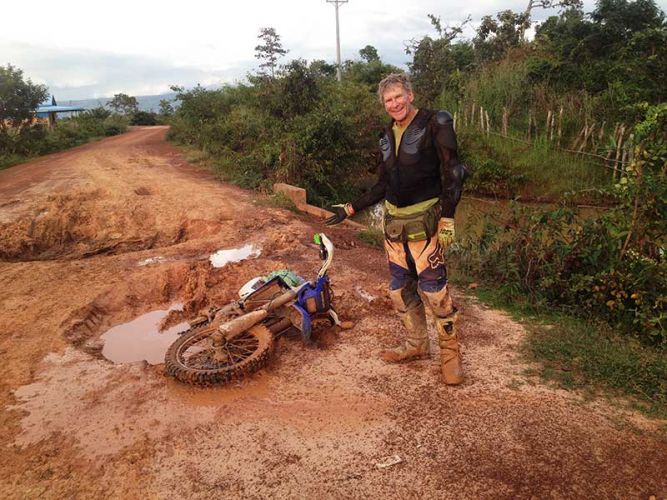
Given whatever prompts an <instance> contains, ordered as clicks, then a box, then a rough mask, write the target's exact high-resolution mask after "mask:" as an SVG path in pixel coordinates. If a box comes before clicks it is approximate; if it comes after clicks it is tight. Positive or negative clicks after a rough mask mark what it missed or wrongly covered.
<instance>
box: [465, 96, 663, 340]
mask: <svg viewBox="0 0 667 500" xmlns="http://www.w3.org/2000/svg"><path fill="white" fill-rule="evenodd" d="M645 111H646V119H645V120H644V121H643V122H642V123H641V124H640V125H639V126H638V127H637V129H636V134H637V137H638V140H639V143H640V147H638V149H637V152H636V156H635V160H634V162H633V163H632V164H631V166H630V168H629V173H628V176H626V177H624V178H623V180H622V182H619V183H618V184H617V185H616V186H615V188H614V190H613V192H612V193H610V194H609V196H614V197H615V199H616V201H617V205H616V206H615V207H614V208H613V209H610V210H608V211H606V212H604V213H602V214H600V215H597V216H593V217H589V218H582V217H581V216H579V215H578V214H577V213H576V212H575V211H574V210H573V209H568V208H558V209H555V210H535V209H532V208H529V207H520V206H515V207H514V209H513V212H512V214H511V215H510V216H509V218H507V219H506V220H502V221H498V220H494V219H493V218H488V219H487V220H486V221H485V223H484V224H483V227H482V229H481V232H480V234H479V235H477V236H474V237H472V238H470V239H469V240H468V241H466V242H464V243H463V244H462V245H461V246H459V247H458V250H457V248H454V250H453V251H454V254H455V255H456V256H457V257H458V259H459V261H460V266H461V268H462V271H463V272H464V273H466V274H469V275H473V276H476V277H477V278H478V279H485V280H487V281H490V282H493V283H495V284H497V286H498V287H499V288H501V290H503V292H504V294H505V295H506V297H507V299H509V300H514V299H517V298H524V299H527V300H529V301H530V302H532V303H535V304H548V305H551V306H557V307H563V308H566V309H568V310H570V311H572V312H574V313H576V314H579V315H582V316H587V317H593V318H598V319H602V320H604V321H606V322H607V323H608V324H610V325H612V326H613V327H614V328H616V329H617V330H618V331H619V333H624V334H630V335H633V336H636V337H637V338H639V339H640V340H641V341H642V342H644V343H646V344H651V345H658V346H662V347H667V255H666V249H667V233H666V225H665V220H667V169H666V168H665V165H667V141H665V134H664V130H666V129H667V104H664V105H660V106H656V107H653V108H649V109H647V110H645Z"/></svg>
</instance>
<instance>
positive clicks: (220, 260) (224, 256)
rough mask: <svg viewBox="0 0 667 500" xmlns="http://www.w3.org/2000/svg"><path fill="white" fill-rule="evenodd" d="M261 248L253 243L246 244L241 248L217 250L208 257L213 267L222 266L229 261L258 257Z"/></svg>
mask: <svg viewBox="0 0 667 500" xmlns="http://www.w3.org/2000/svg"><path fill="white" fill-rule="evenodd" d="M260 254H261V250H260V249H259V248H257V247H256V246H255V245H252V244H247V245H243V246H242V247H241V248H231V249H229V250H218V251H217V252H215V253H214V254H212V255H211V256H210V257H209V260H210V261H211V264H212V265H213V267H223V266H225V265H227V264H229V263H230V262H240V261H242V260H245V259H251V258H255V257H259V255H260Z"/></svg>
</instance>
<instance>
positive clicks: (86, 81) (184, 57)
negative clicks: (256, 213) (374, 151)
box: [0, 0, 667, 100]
mask: <svg viewBox="0 0 667 500" xmlns="http://www.w3.org/2000/svg"><path fill="white" fill-rule="evenodd" d="M526 3H527V0H496V1H492V0H477V1H475V2H463V1H454V0H439V1H438V0H412V1H408V0H350V1H349V2H348V3H346V4H343V5H341V7H340V23H341V24H340V32H341V50H342V58H343V59H354V58H357V57H358V51H359V49H361V48H362V47H364V46H365V45H367V44H370V45H373V46H375V47H376V48H377V49H378V51H379V53H380V56H381V57H382V59H383V60H384V61H385V62H389V63H392V64H396V65H398V66H403V65H404V64H405V63H406V62H407V60H408V57H407V56H406V55H405V52H404V46H405V42H406V41H408V40H410V39H411V38H420V37H422V36H424V35H426V34H431V35H433V34H434V31H433V29H432V27H431V25H430V23H429V20H428V18H427V14H429V13H431V14H435V15H436V16H440V17H441V19H442V21H443V24H451V25H454V24H457V23H458V22H460V21H462V20H463V19H465V18H466V17H467V16H468V15H470V16H472V20H473V21H474V22H478V21H479V19H480V18H481V17H482V16H483V15H486V14H495V13H496V12H498V11H500V10H505V9H512V10H515V11H521V10H523V9H525V6H526ZM657 3H658V5H659V6H660V7H661V8H662V9H663V10H665V7H666V5H667V0H659V1H658V2H657ZM3 4H4V5H3V6H2V8H1V9H0V16H1V18H0V19H1V21H0V26H1V27H0V65H5V64H7V63H10V64H12V65H14V66H17V67H19V68H21V69H23V71H24V73H25V76H27V77H29V78H31V79H32V80H33V81H34V82H37V83H44V84H46V85H48V87H49V89H50V90H51V92H52V93H53V94H55V96H56V98H58V99H59V100H68V99H85V98H95V97H108V96H112V95H113V94H115V93H118V92H124V93H127V94H130V95H151V94H160V93H163V92H167V91H168V90H169V86H170V85H172V84H178V85H183V86H185V87H191V86H193V85H195V84H197V83H201V84H202V85H216V84H221V83H233V82H235V81H238V80H241V79H243V78H244V76H245V75H246V74H247V72H248V71H251V70H254V69H256V68H257V64H258V61H257V59H255V58H254V53H255V52H254V48H255V46H256V45H257V43H258V41H257V34H258V32H259V29H260V28H262V27H267V26H272V27H274V28H275V29H276V30H277V32H278V34H279V35H280V36H281V40H282V43H283V47H284V48H286V49H288V50H289V53H288V54H287V56H286V57H285V58H284V59H283V62H286V61H288V60H290V59H294V58H303V59H307V60H312V59H325V60H327V61H330V62H334V61H335V57H336V47H335V41H336V32H335V14H334V6H333V4H329V3H326V1H325V0H283V1H282V2H279V1H276V0H273V1H269V0H236V1H234V2H232V1H222V0H218V1H217V2H206V1H202V0H189V1H183V0H181V1H178V2H176V1H172V0H162V1H160V2H147V1H142V0H115V1H114V2H104V3H102V2H91V1H90V0H87V1H82V0H60V1H57V2H54V1H52V0H51V1H48V2H47V1H43V0H32V1H30V2H16V1H12V2H3ZM102 5H105V6H107V10H102V9H101V8H100V7H101V6H102ZM593 5H594V1H593V0H585V10H586V11H590V10H592V8H593ZM551 13H555V11H542V12H536V13H535V14H534V16H533V17H534V19H543V18H545V17H546V16H547V15H549V14H551ZM468 36H469V37H471V36H472V31H471V30H470V31H469V32H468Z"/></svg>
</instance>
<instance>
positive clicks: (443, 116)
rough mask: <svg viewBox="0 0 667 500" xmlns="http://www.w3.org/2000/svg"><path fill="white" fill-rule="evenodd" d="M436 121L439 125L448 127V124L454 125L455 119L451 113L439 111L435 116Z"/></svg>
mask: <svg viewBox="0 0 667 500" xmlns="http://www.w3.org/2000/svg"><path fill="white" fill-rule="evenodd" d="M435 120H436V121H437V122H438V125H447V124H448V123H452V122H453V121H454V118H452V115H451V114H450V113H449V111H438V112H437V113H436V114H435Z"/></svg>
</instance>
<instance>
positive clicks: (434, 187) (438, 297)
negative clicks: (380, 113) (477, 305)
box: [326, 73, 466, 385]
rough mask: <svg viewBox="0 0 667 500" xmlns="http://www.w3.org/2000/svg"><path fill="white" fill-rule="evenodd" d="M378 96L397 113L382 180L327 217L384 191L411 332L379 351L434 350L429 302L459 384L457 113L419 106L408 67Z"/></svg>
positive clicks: (394, 294) (398, 288)
mask: <svg viewBox="0 0 667 500" xmlns="http://www.w3.org/2000/svg"><path fill="white" fill-rule="evenodd" d="M378 97H379V98H380V101H381V102H382V104H383V105H384V108H385V110H386V112H387V114H388V115H389V116H390V117H391V119H392V122H391V124H390V125H389V126H388V127H387V128H386V129H385V130H384V132H383V134H382V136H381V138H380V155H379V159H380V161H379V165H378V182H377V183H376V184H375V185H374V186H373V187H372V188H371V189H370V190H369V191H368V192H367V193H366V194H365V195H363V196H361V197H360V198H359V199H358V200H356V201H355V202H353V203H346V204H344V205H336V206H334V207H333V208H334V210H335V214H334V215H333V216H331V217H330V218H328V219H327V221H326V223H327V225H333V224H338V223H340V222H342V221H343V220H345V219H346V218H347V217H349V216H350V215H352V214H354V213H355V212H358V211H359V210H363V209H364V208H366V207H369V206H371V205H373V204H375V203H377V202H379V201H380V200H382V199H383V198H384V199H385V216H384V232H385V250H386V252H387V256H388V259H389V270H390V273H391V283H390V286H389V289H390V290H389V294H390V296H391V299H392V302H393V304H394V307H395V309H396V311H397V312H398V315H399V316H400V318H401V320H402V322H403V325H404V326H405V328H406V330H407V336H406V339H405V342H404V343H403V344H401V345H399V346H398V347H395V348H393V349H388V350H386V351H383V352H382V353H381V356H382V358H383V359H384V360H385V361H386V362H389V363H398V362H404V361H411V360H414V359H420V358H425V357H428V356H429V354H430V352H429V340H428V334H427V330H426V313H425V308H424V303H426V305H428V307H429V308H430V310H431V312H432V313H433V315H434V316H435V324H436V328H437V331H438V339H439V344H440V355H441V364H442V376H443V380H444V382H445V383H446V384H449V385H456V384H460V383H461V382H463V370H462V367H461V355H460V352H459V344H458V338H457V334H456V321H457V310H456V308H455V307H454V305H453V303H452V298H451V296H450V295H449V288H448V286H447V269H446V267H445V260H444V252H445V250H446V249H447V247H448V246H449V245H450V244H451V243H452V241H453V240H454V211H455V210H456V205H457V204H458V202H459V200H460V198H461V191H462V189H463V181H464V180H465V176H466V168H465V166H464V165H462V164H461V163H460V162H459V161H458V156H457V145H456V134H455V132H454V127H453V121H452V116H451V115H450V114H449V113H448V112H446V111H430V110H426V109H421V110H418V109H417V108H415V107H414V106H413V104H412V103H413V101H414V95H413V93H412V86H411V84H410V81H409V80H408V77H407V76H406V75H403V74H397V73H393V74H391V75H389V76H387V77H386V78H385V79H383V80H382V81H381V82H380V84H379V86H378Z"/></svg>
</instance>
